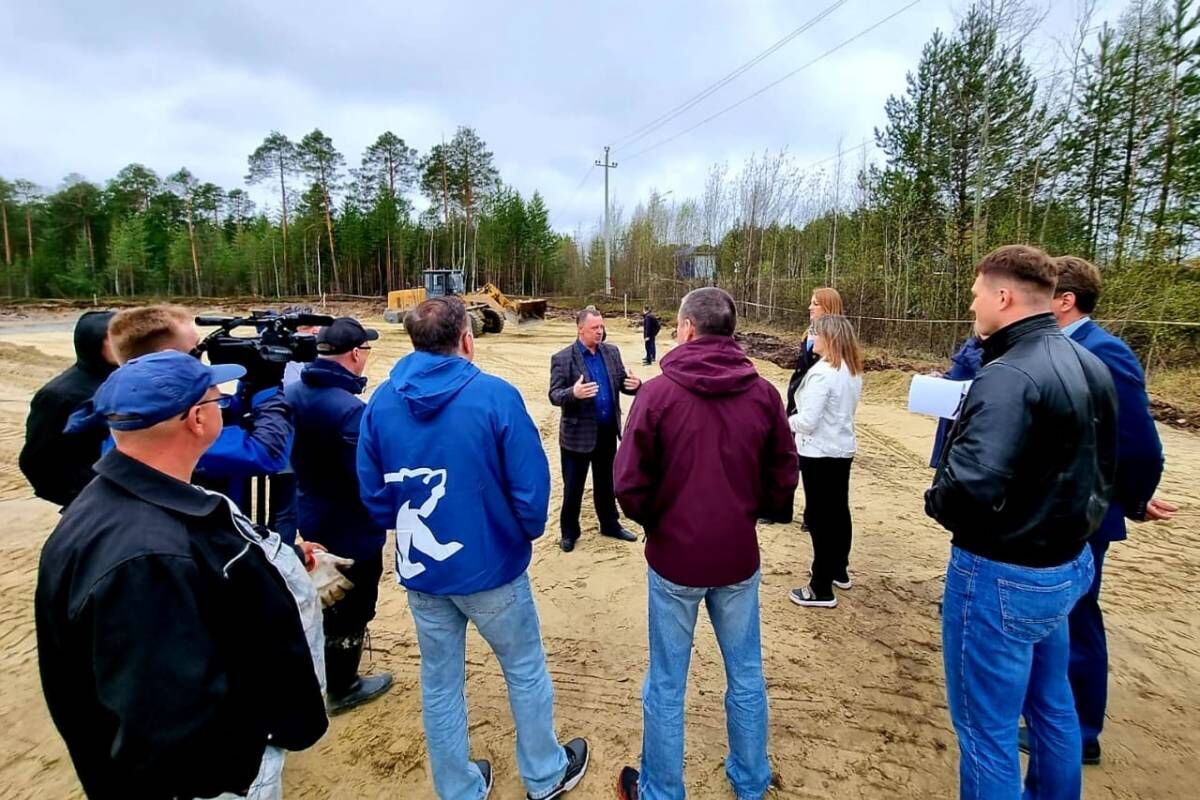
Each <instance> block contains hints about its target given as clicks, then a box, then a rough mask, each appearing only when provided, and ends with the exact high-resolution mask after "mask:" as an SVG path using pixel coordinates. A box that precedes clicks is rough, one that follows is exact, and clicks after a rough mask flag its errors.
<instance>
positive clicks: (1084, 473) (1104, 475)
mask: <svg viewBox="0 0 1200 800" xmlns="http://www.w3.org/2000/svg"><path fill="white" fill-rule="evenodd" d="M983 364H984V366H983V369H981V370H980V372H979V375H978V376H977V377H976V378H975V382H974V383H972V384H971V389H970V391H969V392H968V393H967V396H966V399H965V400H964V401H963V404H962V409H961V411H960V412H959V415H958V420H957V421H956V422H955V424H954V427H953V429H952V430H951V432H950V442H949V444H948V445H947V447H946V449H945V450H944V451H943V452H942V458H941V461H940V463H939V464H938V468H937V473H936V475H935V477H934V479H933V486H932V488H930V489H929V490H928V491H926V492H925V511H926V513H928V514H929V516H931V517H933V518H934V519H936V520H937V521H938V522H940V523H941V524H942V525H943V526H944V527H945V528H946V529H947V530H949V531H950V532H951V533H952V534H953V543H954V545H955V546H956V547H960V548H962V549H963V550H966V551H967V552H969V553H973V554H974V555H977V556H982V557H983V558H987V559H991V560H993V561H1002V562H1004V563H1007V564H1017V565H1020V566H1026V567H1054V566H1058V565H1060V564H1065V563H1066V562H1068V561H1070V560H1071V559H1073V558H1075V557H1076V556H1078V555H1079V552H1080V550H1082V549H1083V546H1084V544H1085V542H1086V541H1087V539H1088V537H1089V536H1091V534H1092V532H1093V531H1095V530H1096V528H1097V527H1099V525H1100V522H1101V520H1102V519H1103V518H1104V514H1105V512H1106V511H1107V510H1108V504H1109V501H1110V500H1111V498H1112V487H1113V478H1114V476H1115V474H1116V453H1117V420H1116V417H1117V400H1116V391H1115V390H1114V389H1113V382H1112V377H1111V376H1110V375H1109V372H1108V368H1107V367H1105V366H1104V364H1103V362H1101V361H1100V360H1099V359H1098V358H1096V357H1095V356H1094V355H1092V354H1091V353H1089V352H1088V351H1087V350H1085V349H1084V348H1082V347H1080V346H1079V345H1078V344H1076V343H1075V342H1073V341H1071V340H1070V339H1069V338H1067V337H1066V336H1063V334H1062V332H1061V331H1059V329H1058V326H1057V325H1055V323H1054V317H1053V316H1051V315H1050V314H1048V313H1047V314H1038V315H1035V316H1032V317H1027V318H1025V319H1023V320H1019V321H1017V322H1014V323H1012V324H1011V325H1009V326H1007V327H1005V328H1002V329H1000V330H999V331H997V332H996V333H994V334H993V335H992V336H990V337H988V338H987V339H986V340H985V341H984V343H983Z"/></svg>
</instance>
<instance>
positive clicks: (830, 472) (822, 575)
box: [800, 456, 854, 597]
mask: <svg viewBox="0 0 1200 800" xmlns="http://www.w3.org/2000/svg"><path fill="white" fill-rule="evenodd" d="M853 461H854V459H852V458H809V457H807V456H800V478H801V480H803V481H804V521H805V524H807V525H808V532H809V535H811V536H812V544H813V563H812V580H811V581H809V585H810V586H811V587H812V590H813V592H814V593H816V595H817V596H818V597H828V596H829V595H831V594H833V581H834V579H835V578H836V579H837V580H843V579H845V577H846V569H847V567H848V566H849V565H850V540H851V538H852V533H853V531H852V525H851V522H850V464H851V463H852V462H853Z"/></svg>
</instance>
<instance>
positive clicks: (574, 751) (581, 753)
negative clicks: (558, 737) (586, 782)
mask: <svg viewBox="0 0 1200 800" xmlns="http://www.w3.org/2000/svg"><path fill="white" fill-rule="evenodd" d="M563 750H565V751H566V753H567V771H566V772H565V773H563V777H562V780H561V781H559V782H558V786H555V787H554V789H553V790H551V791H550V793H549V794H544V795H542V796H541V797H539V798H538V800H554V798H556V797H562V796H563V795H564V794H566V793H567V792H569V791H571V790H572V789H574V788H575V787H576V786H578V785H579V782H580V781H581V780H583V776H584V773H586V772H587V767H588V753H589V751H588V743H587V740H586V739H572V740H571V741H569V742H567V744H566V745H565V746H564V747H563ZM525 798H526V800H533V795H531V794H526V795H525Z"/></svg>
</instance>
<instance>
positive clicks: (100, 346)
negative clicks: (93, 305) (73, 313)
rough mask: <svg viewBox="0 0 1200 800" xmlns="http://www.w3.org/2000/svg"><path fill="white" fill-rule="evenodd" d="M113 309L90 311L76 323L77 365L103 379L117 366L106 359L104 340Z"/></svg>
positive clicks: (106, 336)
mask: <svg viewBox="0 0 1200 800" xmlns="http://www.w3.org/2000/svg"><path fill="white" fill-rule="evenodd" d="M113 313H114V312H112V311H88V312H87V313H85V314H84V315H83V316H81V317H80V318H79V321H78V322H76V323H75V365H76V366H77V367H79V368H80V369H82V370H84V371H86V372H89V373H91V374H92V375H95V376H97V377H99V378H101V379H103V378H107V377H108V375H109V373H111V372H112V371H113V370H115V369H116V368H117V367H116V365H115V364H110V363H109V362H108V361H106V360H105V359H104V340H105V339H106V338H108V322H109V320H111V319H112V318H113Z"/></svg>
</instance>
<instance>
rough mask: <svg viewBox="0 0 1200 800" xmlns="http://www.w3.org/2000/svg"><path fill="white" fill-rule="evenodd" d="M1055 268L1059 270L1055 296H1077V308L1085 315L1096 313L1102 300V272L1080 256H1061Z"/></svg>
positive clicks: (1056, 260)
mask: <svg viewBox="0 0 1200 800" xmlns="http://www.w3.org/2000/svg"><path fill="white" fill-rule="evenodd" d="M1054 266H1055V267H1057V268H1058V283H1057V285H1055V287H1054V296H1055V297H1058V296H1059V295H1061V294H1066V293H1067V292H1070V293H1071V294H1073V295H1075V307H1076V308H1078V309H1079V310H1080V311H1082V312H1083V313H1084V314H1090V313H1092V312H1093V311H1095V310H1096V301H1098V300H1099V299H1100V270H1098V269H1097V268H1096V265H1095V264H1093V263H1092V262H1090V261H1088V260H1087V259H1083V258H1080V257H1079V256H1059V257H1058V258H1056V259H1054Z"/></svg>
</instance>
